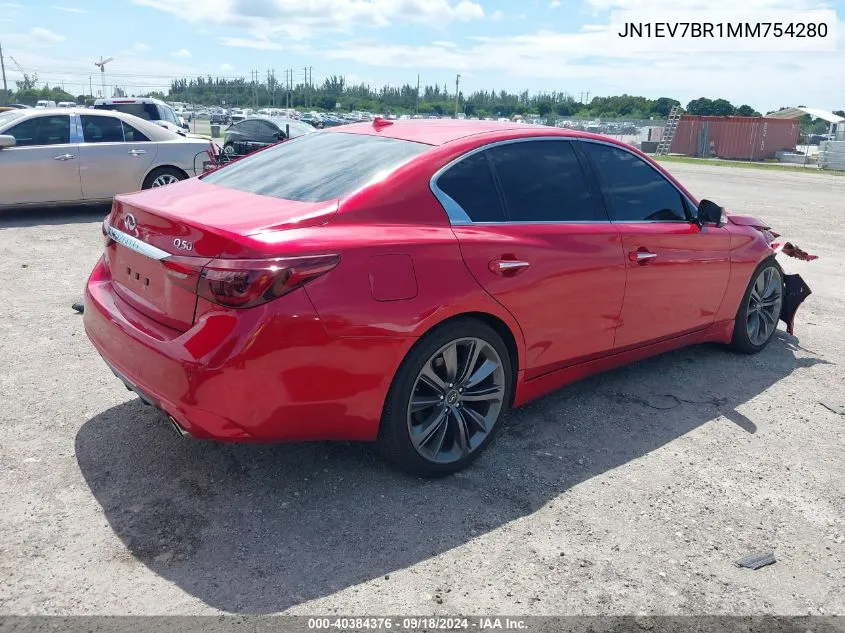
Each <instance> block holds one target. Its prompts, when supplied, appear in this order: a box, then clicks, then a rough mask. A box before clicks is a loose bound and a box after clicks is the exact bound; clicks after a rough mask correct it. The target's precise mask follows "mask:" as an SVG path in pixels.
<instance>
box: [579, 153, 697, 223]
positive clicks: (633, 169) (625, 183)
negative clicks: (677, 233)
mask: <svg viewBox="0 0 845 633" xmlns="http://www.w3.org/2000/svg"><path fill="white" fill-rule="evenodd" d="M583 147H584V151H586V153H587V155H588V156H589V157H590V160H591V161H592V162H593V165H594V166H595V169H596V171H597V172H598V176H599V180H600V181H601V186H602V190H603V191H604V193H605V196H606V197H607V202H608V204H609V206H610V213H611V219H612V220H614V221H616V222H688V221H689V219H688V218H687V214H686V210H685V207H684V202H683V199H682V198H681V193H680V192H679V191H678V190H677V189H676V188H675V187H674V186H673V185H672V184H671V183H670V182H669V181H668V180H666V179H665V178H664V177H663V176H661V175H660V174H659V173H658V172H657V170H656V169H654V167H652V166H651V165H649V164H648V163H647V162H645V161H644V160H643V159H642V158H640V157H639V156H636V155H634V154H632V153H631V152H626V151H625V150H623V149H619V148H616V147H610V146H609V145H601V144H598V143H584V144H583Z"/></svg>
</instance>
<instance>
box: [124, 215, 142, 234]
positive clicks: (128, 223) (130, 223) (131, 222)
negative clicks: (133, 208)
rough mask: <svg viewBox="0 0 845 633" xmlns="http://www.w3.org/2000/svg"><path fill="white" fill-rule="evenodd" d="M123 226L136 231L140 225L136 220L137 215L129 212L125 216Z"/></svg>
mask: <svg viewBox="0 0 845 633" xmlns="http://www.w3.org/2000/svg"><path fill="white" fill-rule="evenodd" d="M123 226H125V227H126V228H127V229H129V230H130V231H134V230H135V227H136V226H138V222H137V221H136V220H135V216H134V215H132V214H131V213H127V214H126V215H124V216H123Z"/></svg>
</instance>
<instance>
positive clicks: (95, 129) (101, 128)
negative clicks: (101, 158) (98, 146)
mask: <svg viewBox="0 0 845 633" xmlns="http://www.w3.org/2000/svg"><path fill="white" fill-rule="evenodd" d="M79 118H80V119H82V138H83V139H84V141H85V142H86V143H122V142H123V126H122V125H121V122H120V119H116V118H114V117H111V116H90V115H87V114H83V115H82V116H81V117H79Z"/></svg>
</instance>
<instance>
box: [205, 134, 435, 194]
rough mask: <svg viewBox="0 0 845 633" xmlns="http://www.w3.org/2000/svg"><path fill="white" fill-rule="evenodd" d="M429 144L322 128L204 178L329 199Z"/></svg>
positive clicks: (259, 191)
mask: <svg viewBox="0 0 845 633" xmlns="http://www.w3.org/2000/svg"><path fill="white" fill-rule="evenodd" d="M428 149H431V146H429V145H424V144H422V143H413V142H411V141H400V140H396V139H392V138H382V137H379V136H369V135H365V134H347V133H343V132H330V133H325V132H317V133H315V134H306V135H305V136H300V137H298V138H295V139H293V140H290V141H286V142H284V143H280V144H279V145H275V146H273V147H270V148H269V149H265V150H262V151H260V152H256V153H255V154H252V155H250V156H246V157H245V158H242V159H240V160H239V161H237V162H235V163H232V164H231V165H229V166H227V167H224V168H223V169H220V170H218V171H215V172H212V173H210V174H208V175H207V176H204V177H203V178H202V179H203V180H204V181H205V182H208V183H211V184H214V185H218V186H220V187H228V188H229V189H237V190H238V191H246V192H248V193H256V194H259V195H262V196H271V197H273V198H283V199H285V200H296V201H298V202H324V201H326V200H335V199H337V198H342V197H343V196H345V195H347V194H349V193H352V192H353V191H355V190H356V189H358V188H359V187H361V186H363V185H365V184H367V183H368V182H369V181H370V180H372V179H373V178H374V177H375V176H377V175H378V174H379V173H380V172H383V171H386V170H389V169H392V168H394V167H397V166H398V165H400V164H401V163H404V162H406V161H408V160H410V159H411V158H413V157H415V156H418V155H419V154H422V153H423V152H424V151H426V150H428Z"/></svg>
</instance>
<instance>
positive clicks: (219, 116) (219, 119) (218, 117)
mask: <svg viewBox="0 0 845 633" xmlns="http://www.w3.org/2000/svg"><path fill="white" fill-rule="evenodd" d="M231 120H232V119H231V118H230V117H229V113H228V112H226V111H225V110H215V111H214V112H212V113H211V116H210V117H209V121H210V122H211V124H212V125H226V124H227V123H230V122H231Z"/></svg>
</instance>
